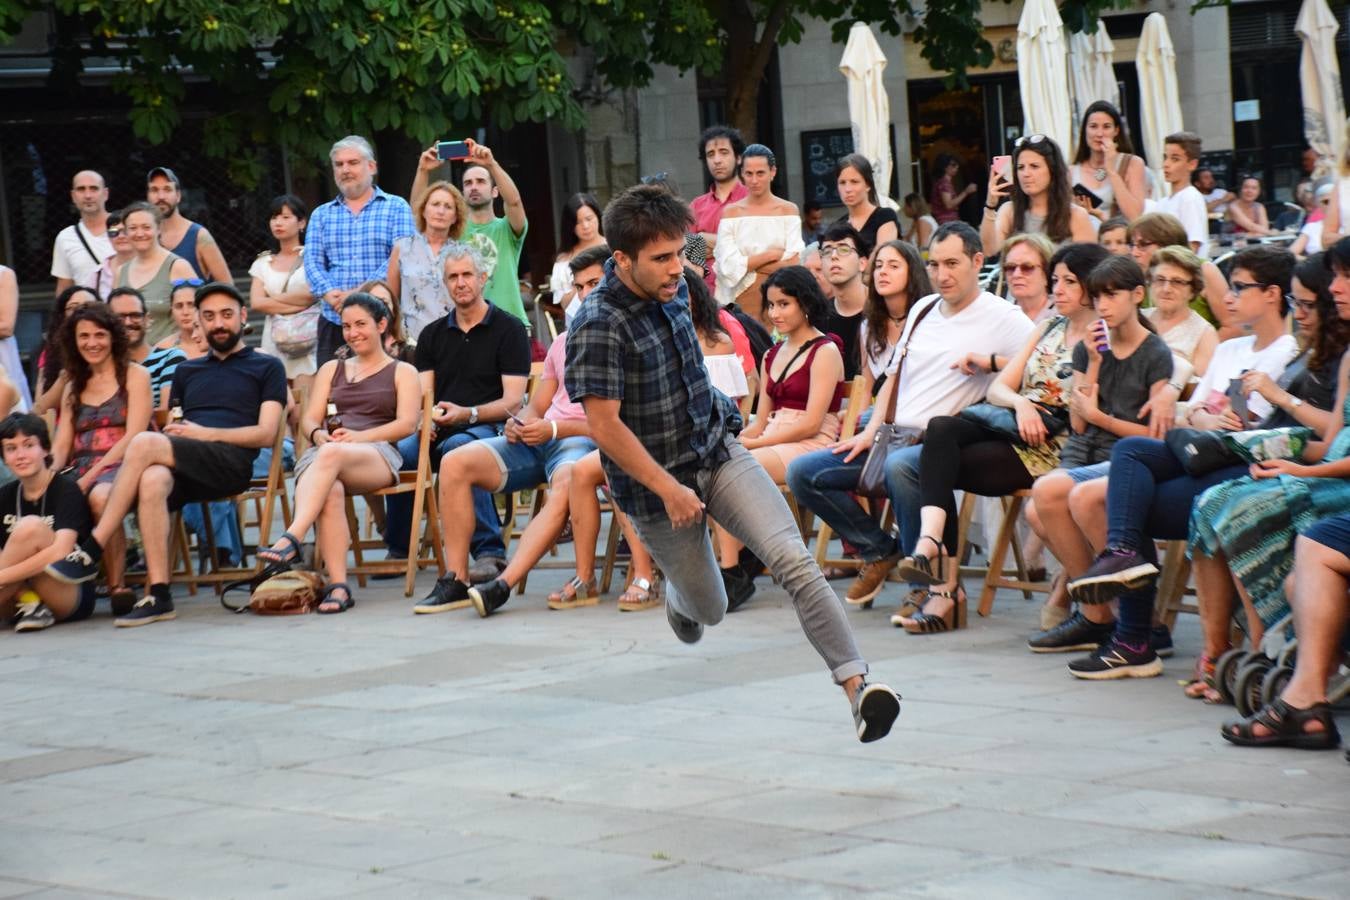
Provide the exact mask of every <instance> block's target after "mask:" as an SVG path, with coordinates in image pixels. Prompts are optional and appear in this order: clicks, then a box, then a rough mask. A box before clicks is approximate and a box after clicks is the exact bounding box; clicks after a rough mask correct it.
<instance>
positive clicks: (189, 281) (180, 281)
mask: <svg viewBox="0 0 1350 900" xmlns="http://www.w3.org/2000/svg"><path fill="white" fill-rule="evenodd" d="M204 284H206V282H205V281H202V280H201V279H200V278H175V279H174V280H173V281H170V282H169V287H171V288H173V289H174V290H178V289H179V288H180V287H201V286H202V285H204Z"/></svg>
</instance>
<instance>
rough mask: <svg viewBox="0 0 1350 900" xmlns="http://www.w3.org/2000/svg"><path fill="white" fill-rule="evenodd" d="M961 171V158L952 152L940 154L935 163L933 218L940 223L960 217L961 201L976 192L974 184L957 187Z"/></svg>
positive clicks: (932, 202)
mask: <svg viewBox="0 0 1350 900" xmlns="http://www.w3.org/2000/svg"><path fill="white" fill-rule="evenodd" d="M960 173H961V162H960V160H958V159H957V158H956V157H955V156H952V155H951V154H950V153H939V154H938V158H937V162H935V163H934V164H933V193H932V199H931V201H930V205H931V206H932V208H933V218H934V219H935V220H936V221H937V223H938V224H939V225H946V224H947V223H948V222H955V221H957V220H958V219H960V218H961V201H963V200H965V199H966V198H967V197H969V196H970V195H971V194H973V193H975V185H973V184H968V185H966V186H965V187H963V188H961V190H959V191H958V190H957V189H956V176H957V175H959V174H960ZM919 246H920V247H927V246H928V245H927V244H920V245H919Z"/></svg>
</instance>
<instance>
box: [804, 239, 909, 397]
mask: <svg viewBox="0 0 1350 900" xmlns="http://www.w3.org/2000/svg"><path fill="white" fill-rule="evenodd" d="M871 253H872V244H870V243H868V241H867V239H866V238H864V237H863V236H862V235H860V234H859V233H858V232H857V231H856V230H855V229H854V228H853V226H852V225H850V224H848V223H847V222H832V223H830V225H829V226H827V227H826V229H825V234H824V236H823V237H822V238H821V239H820V259H821V264H822V265H823V266H824V267H825V280H826V281H828V282H829V283H830V287H831V291H829V292H826V294H825V296H827V297H833V298H834V299H833V302H832V304H831V309H830V320H829V322H828V323H827V325H826V327H825V333H826V334H832V335H834V336H835V337H837V338H839V340H840V341H842V342H843V344H844V378H846V379H847V380H849V381H852V380H853V379H854V377H855V376H856V375H857V374H858V373H859V372H860V371H861V364H862V354H861V353H860V352H859V343H858V336H859V334H860V333H861V331H862V323H863V318H864V316H865V315H866V313H867V290H868V288H867V281H866V280H865V279H864V278H863V272H864V271H865V270H864V268H863V267H864V266H865V265H866V264H867V261H868V260H869V259H870V258H871ZM916 299H917V298H916Z"/></svg>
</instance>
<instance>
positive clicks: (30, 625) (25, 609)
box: [14, 601, 56, 632]
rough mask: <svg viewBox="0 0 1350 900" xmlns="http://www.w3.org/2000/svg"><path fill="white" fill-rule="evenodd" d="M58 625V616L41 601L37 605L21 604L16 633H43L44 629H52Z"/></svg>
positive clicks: (15, 624) (15, 628)
mask: <svg viewBox="0 0 1350 900" xmlns="http://www.w3.org/2000/svg"><path fill="white" fill-rule="evenodd" d="M55 624H56V616H55V614H53V613H52V611H51V610H50V609H48V608H47V604H45V603H42V602H41V601H39V602H37V603H20V604H19V615H18V620H17V621H16V622H15V623H14V630H15V631H16V632H24V631H41V630H42V629H44V628H51V627H52V626H53V625H55Z"/></svg>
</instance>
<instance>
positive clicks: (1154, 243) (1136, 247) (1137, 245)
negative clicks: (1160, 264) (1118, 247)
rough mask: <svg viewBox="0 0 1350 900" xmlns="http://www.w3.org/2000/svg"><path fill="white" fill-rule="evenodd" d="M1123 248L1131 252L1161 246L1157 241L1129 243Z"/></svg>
mask: <svg viewBox="0 0 1350 900" xmlns="http://www.w3.org/2000/svg"><path fill="white" fill-rule="evenodd" d="M1125 246H1127V247H1129V248H1130V249H1131V250H1147V249H1148V248H1149V247H1161V246H1162V244H1159V243H1158V242H1157V241H1131V242H1130V243H1128V244H1126V245H1125Z"/></svg>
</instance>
